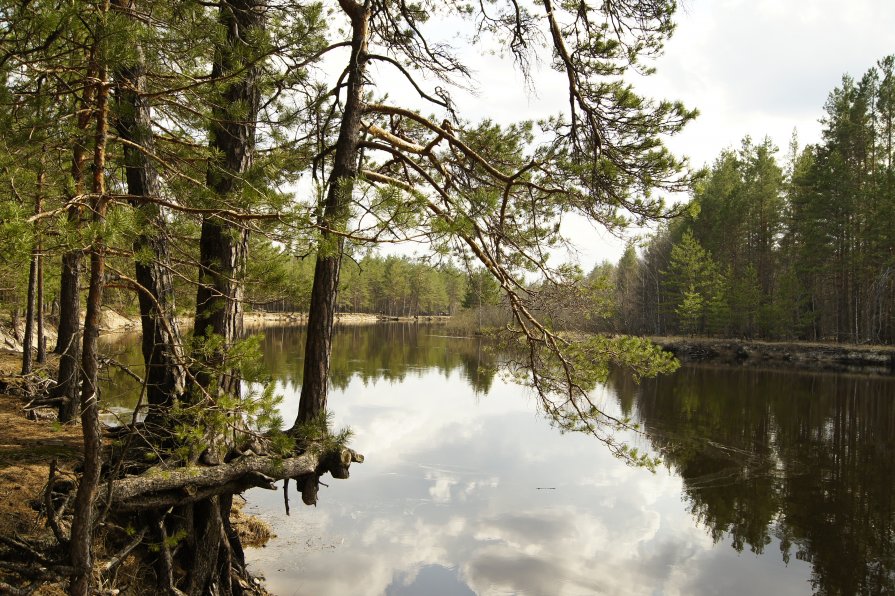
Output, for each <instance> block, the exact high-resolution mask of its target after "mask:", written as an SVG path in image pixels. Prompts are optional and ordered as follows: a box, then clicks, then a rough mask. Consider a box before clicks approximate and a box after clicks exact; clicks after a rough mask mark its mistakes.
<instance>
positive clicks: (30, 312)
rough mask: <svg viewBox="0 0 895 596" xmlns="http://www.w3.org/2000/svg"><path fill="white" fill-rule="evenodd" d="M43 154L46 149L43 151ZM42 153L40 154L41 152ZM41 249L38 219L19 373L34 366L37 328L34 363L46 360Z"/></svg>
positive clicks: (39, 200) (38, 202)
mask: <svg viewBox="0 0 895 596" xmlns="http://www.w3.org/2000/svg"><path fill="white" fill-rule="evenodd" d="M43 149H44V152H45V150H46V147H44V148H43ZM42 154H43V152H42ZM45 177H46V174H45V173H44V167H43V157H41V163H40V165H39V166H38V172H37V188H36V191H35V195H34V214H35V215H40V213H41V211H42V210H43V192H44V179H45ZM42 250H43V247H42V245H41V239H40V220H37V221H35V222H34V248H33V249H32V250H31V267H30V269H29V271H28V298H27V307H26V311H25V337H24V341H23V342H22V374H23V375H27V374H29V373H30V372H31V369H32V367H33V363H34V352H33V350H34V347H35V346H34V331H35V327H36V328H37V362H38V363H41V364H42V363H43V362H45V361H46V359H47V354H46V338H45V336H44V321H43V266H42V262H41V251H42Z"/></svg>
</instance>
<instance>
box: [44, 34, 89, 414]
mask: <svg viewBox="0 0 895 596" xmlns="http://www.w3.org/2000/svg"><path fill="white" fill-rule="evenodd" d="M95 52H96V47H95V46H94V47H93V48H91V50H90V56H89V57H88V63H89V64H90V66H89V67H88V70H87V72H86V73H85V77H84V80H85V81H89V80H91V79H92V78H95V76H96V71H95V56H94V55H95ZM95 92H96V87H95V85H87V86H86V87H85V89H84V96H83V97H82V99H81V102H80V106H79V110H78V116H77V133H76V136H75V140H74V147H73V149H72V162H71V178H72V186H73V188H74V195H73V196H71V197H69V200H70V201H71V200H73V199H77V198H79V197H80V196H81V195H83V194H84V166H85V164H86V163H87V127H88V126H89V125H90V115H91V113H92V109H93V101H94V93H95ZM68 223H69V225H70V226H72V227H74V228H77V227H80V223H81V207H80V206H78V205H70V206H69V208H68ZM82 260H83V254H82V251H81V249H80V248H79V247H77V246H76V247H74V248H72V249H70V250H68V251H67V252H66V253H65V254H63V255H62V272H61V273H60V276H59V277H60V281H59V326H58V331H57V339H56V349H55V350H54V351H55V352H56V353H57V354H59V355H60V356H61V358H60V359H59V373H58V375H57V377H56V386H55V387H54V389H53V397H58V398H62V405H61V406H59V421H60V422H68V421H69V420H72V419H74V418H75V417H76V416H77V415H78V400H79V387H80V374H81V371H80V359H81V261H82Z"/></svg>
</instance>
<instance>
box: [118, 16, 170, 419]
mask: <svg viewBox="0 0 895 596" xmlns="http://www.w3.org/2000/svg"><path fill="white" fill-rule="evenodd" d="M115 5H116V7H118V8H121V9H123V10H124V12H126V14H134V12H135V2H134V1H133V0H117V1H116V3H115ZM136 51H137V55H138V62H137V64H134V65H131V66H128V67H125V68H122V69H121V70H119V71H118V72H117V73H116V77H115V78H116V85H117V95H116V108H117V114H116V116H117V117H116V119H115V126H116V129H117V131H118V134H119V136H120V137H121V138H122V139H123V140H124V141H126V142H125V144H124V163H125V172H126V178H127V192H128V194H129V195H130V196H131V199H130V203H131V205H133V206H134V207H135V208H136V212H137V217H138V229H139V230H141V232H140V234H138V235H137V237H136V238H135V239H134V244H133V249H134V255H135V259H134V261H135V264H134V267H135V277H136V281H137V284H138V288H137V298H138V300H139V304H140V323H141V325H142V330H143V341H142V351H143V362H144V364H145V365H146V373H145V383H146V401H147V403H148V404H149V409H150V416H153V417H155V416H157V415H162V414H163V413H164V410H165V409H167V408H168V407H169V406H170V405H171V404H172V402H173V399H174V398H175V397H177V396H179V395H181V394H182V393H183V390H184V385H185V382H186V371H185V368H184V361H183V346H182V340H181V335H180V329H179V327H178V324H177V317H176V316H175V313H176V311H175V306H174V285H173V282H172V280H171V273H170V269H171V264H170V263H171V261H170V258H169V253H168V237H167V230H166V223H165V218H164V216H163V213H162V210H161V208H160V207H159V206H158V204H157V203H154V202H153V200H154V199H157V198H158V197H159V196H160V194H161V182H160V180H159V176H158V172H157V171H156V169H155V166H154V164H153V163H152V160H151V158H150V157H149V155H150V154H152V153H153V142H152V141H153V140H152V114H151V111H150V106H149V103H148V101H147V100H146V99H145V97H143V94H144V93H145V89H146V74H145V67H144V64H143V50H142V48H141V47H140V46H138V47H137V50H136Z"/></svg>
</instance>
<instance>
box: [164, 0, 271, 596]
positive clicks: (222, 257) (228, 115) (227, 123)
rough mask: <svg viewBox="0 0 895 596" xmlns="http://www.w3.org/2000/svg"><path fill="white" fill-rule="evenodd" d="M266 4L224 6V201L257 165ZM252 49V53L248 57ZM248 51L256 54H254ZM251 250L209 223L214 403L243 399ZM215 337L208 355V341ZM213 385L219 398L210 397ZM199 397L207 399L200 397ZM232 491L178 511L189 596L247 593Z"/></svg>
mask: <svg viewBox="0 0 895 596" xmlns="http://www.w3.org/2000/svg"><path fill="white" fill-rule="evenodd" d="M263 10H264V9H263V4H262V2H261V1H260V0H227V1H225V2H222V3H221V5H220V16H219V22H220V23H221V25H223V27H224V28H225V29H226V32H227V36H226V41H225V42H224V43H223V44H222V45H220V46H219V47H218V48H217V50H216V53H215V59H214V64H213V66H212V78H213V79H217V78H221V77H226V76H229V75H231V74H232V73H233V72H236V71H239V72H240V73H241V74H240V76H238V77H234V78H233V79H231V82H229V83H228V84H227V85H226V86H225V87H224V90H223V93H222V97H221V98H220V101H218V102H215V107H214V109H213V119H212V123H211V129H210V131H209V132H210V138H211V141H210V145H211V148H212V150H213V151H214V153H215V155H216V157H215V158H212V159H210V160H209V162H208V171H207V174H206V184H207V185H208V188H209V190H211V191H212V192H213V193H214V194H215V195H216V197H217V198H219V199H220V200H221V201H223V202H227V201H235V202H237V203H238V202H239V196H238V195H239V193H241V191H242V188H243V183H242V178H243V176H244V174H245V173H246V172H247V171H248V170H249V168H250V167H251V165H252V160H253V157H254V150H255V127H256V120H257V116H258V110H259V107H260V97H261V95H260V90H259V86H258V76H259V69H258V67H257V66H255V65H252V64H251V61H250V59H251V56H250V54H251V51H252V50H253V49H254V48H251V47H248V48H247V47H246V43H247V42H248V41H250V40H252V37H253V31H252V30H257V29H260V28H263V27H264V12H263ZM247 50H248V52H247ZM247 54H249V55H247ZM247 251H248V230H247V229H246V228H244V227H241V226H239V225H237V224H235V223H233V222H230V221H226V220H224V219H222V218H220V217H215V216H206V217H205V218H203V220H202V232H201V236H200V240H199V285H198V288H197V292H196V319H195V328H194V332H193V341H194V358H195V361H196V363H197V364H196V368H195V370H194V372H193V376H194V378H195V382H196V384H197V385H198V386H199V391H200V392H201V393H202V394H204V395H206V396H207V397H208V398H210V399H216V398H217V397H218V396H219V395H223V394H227V395H229V396H235V397H238V396H239V393H240V378H239V374H238V371H237V370H236V368H235V367H234V366H233V364H232V363H228V362H227V361H226V352H227V349H228V348H230V347H231V346H232V344H233V342H234V341H235V340H236V339H238V337H239V336H240V334H241V333H242V314H243V311H242V292H243V290H242V280H243V277H244V270H245V263H246V257H247ZM212 337H214V338H216V341H219V342H220V343H216V344H215V347H214V349H213V350H212V351H211V353H209V352H208V351H206V350H204V349H203V344H204V343H205V342H206V341H209V340H210V339H211V338H212ZM212 386H214V387H216V392H215V393H209V389H210V388H212ZM193 399H200V395H199V394H198V393H194V395H193ZM209 431H210V433H218V434H214V435H213V436H212V435H209V436H207V440H206V442H207V443H208V444H209V445H210V448H209V449H208V453H210V454H211V455H210V456H209V457H210V459H211V460H212V461H215V460H217V459H219V458H222V456H223V452H224V450H225V449H226V447H227V445H226V440H225V438H224V437H222V436H220V435H219V433H220V432H221V431H220V429H217V430H215V429H209ZM231 501H232V493H231V494H223V495H219V496H213V497H210V498H205V499H202V500H200V501H198V502H196V503H195V504H191V505H186V506H184V507H180V508H178V509H177V513H178V516H179V517H180V519H181V520H182V521H181V523H182V525H181V527H182V528H184V529H186V530H187V533H188V544H187V548H186V549H185V552H184V554H183V556H184V559H185V560H186V561H188V562H189V567H188V568H189V569H190V572H189V587H188V594H190V595H191V596H192V595H196V596H198V595H200V594H209V593H215V594H240V593H242V588H241V587H240V585H239V583H238V582H237V581H233V572H234V570H235V571H237V572H239V571H244V568H245V561H244V558H243V555H242V547H241V546H240V544H239V538H238V537H237V536H236V534H235V532H234V531H233V530H232V528H230V523H229V514H230V504H231Z"/></svg>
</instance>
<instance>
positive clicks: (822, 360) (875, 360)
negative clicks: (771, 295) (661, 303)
mask: <svg viewBox="0 0 895 596" xmlns="http://www.w3.org/2000/svg"><path fill="white" fill-rule="evenodd" d="M649 339H650V340H652V341H653V342H655V343H656V344H658V345H659V346H661V347H662V348H663V349H664V350H666V351H668V352H671V353H672V354H674V356H675V358H677V359H678V360H680V361H681V363H682V364H699V363H711V364H723V365H729V366H748V367H766V368H789V369H802V370H823V371H831V372H853V373H865V374H877V375H892V374H895V346H880V345H851V344H832V343H819V342H771V341H757V340H739V339H714V338H694V337H651V338H649Z"/></svg>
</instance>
